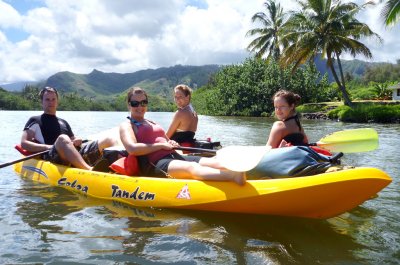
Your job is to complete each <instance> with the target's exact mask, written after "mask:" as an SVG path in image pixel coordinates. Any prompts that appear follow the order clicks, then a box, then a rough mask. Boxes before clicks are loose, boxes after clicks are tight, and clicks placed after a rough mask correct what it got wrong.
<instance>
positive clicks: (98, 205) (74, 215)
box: [16, 182, 373, 264]
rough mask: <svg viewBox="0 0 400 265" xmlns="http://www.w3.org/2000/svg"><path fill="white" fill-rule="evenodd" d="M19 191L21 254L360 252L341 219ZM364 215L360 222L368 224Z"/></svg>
mask: <svg viewBox="0 0 400 265" xmlns="http://www.w3.org/2000/svg"><path fill="white" fill-rule="evenodd" d="M28 183H29V182H28ZM21 191H22V192H23V193H24V195H26V196H28V197H30V198H32V200H25V201H23V202H20V203H18V204H17V210H16V213H17V214H18V215H19V216H20V217H21V219H22V220H23V222H25V223H26V224H28V226H29V227H31V229H33V230H31V231H35V233H37V235H36V239H37V241H34V242H30V243H29V244H28V245H27V246H26V247H27V248H28V249H30V248H37V247H40V251H41V252H51V253H57V254H58V255H59V256H60V258H61V259H62V257H66V256H73V257H75V258H78V257H79V259H80V260H86V261H90V260H94V259H97V260H98V259H100V260H102V259H103V258H104V259H109V258H111V257H112V259H114V258H116V257H117V260H119V261H132V260H136V261H140V263H142V262H144V263H146V262H149V261H152V262H165V263H175V262H178V263H192V262H194V263H214V264H215V263H225V264H255V263H256V264H263V263H268V264H299V263H300V264H301V263H304V264H313V263H315V262H316V261H317V263H332V262H333V263H335V261H336V262H339V263H340V262H341V261H345V260H353V261H354V260H355V259H356V258H355V257H354V256H353V254H352V253H354V252H357V251H360V250H361V249H362V246H361V245H360V244H358V243H356V242H355V241H354V240H353V238H352V236H353V232H354V231H352V229H354V226H353V225H352V224H350V223H348V220H349V219H348V218H347V217H344V218H341V217H338V218H333V219H330V220H328V221H324V220H309V219H300V218H283V217H269V216H257V215H255V216H251V215H240V214H225V213H224V214H221V213H208V212H193V211H177V210H166V209H148V208H134V207H131V206H127V205H124V204H121V203H118V202H107V201H103V200H96V199H93V198H87V197H84V196H81V195H78V194H74V193H71V192H69V191H66V190H64V189H61V188H54V187H46V186H43V185H39V186H32V185H24V186H23V187H22V189H21ZM361 211H364V210H361ZM367 213H368V214H370V215H371V216H373V212H371V211H367ZM362 215H363V216H362V218H360V220H362V222H363V223H365V222H367V221H366V220H369V218H370V217H371V216H369V217H368V215H367V214H365V212H364V213H363V214H362ZM355 216H356V215H355ZM360 220H359V221H360ZM359 225H360V223H358V227H360V226H359ZM116 227H119V228H120V229H115V228H116ZM352 227H353V228H352ZM26 255H27V256H29V252H28V253H26ZM21 256H23V255H21ZM54 258H55V257H53V258H52V259H54ZM46 260H47V258H46V257H42V258H40V259H38V260H37V261H39V262H45V261H46Z"/></svg>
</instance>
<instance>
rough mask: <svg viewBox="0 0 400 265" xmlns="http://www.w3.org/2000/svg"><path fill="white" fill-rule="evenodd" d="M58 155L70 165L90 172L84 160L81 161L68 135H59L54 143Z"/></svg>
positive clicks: (89, 167)
mask: <svg viewBox="0 0 400 265" xmlns="http://www.w3.org/2000/svg"><path fill="white" fill-rule="evenodd" d="M54 145H55V148H56V150H57V153H58V155H59V156H60V157H61V159H62V160H64V161H67V162H69V163H71V164H72V165H73V166H74V167H77V168H82V169H87V170H91V169H92V167H91V166H89V165H88V164H87V163H86V162H85V160H83V158H82V156H81V154H79V152H78V151H77V150H76V148H75V146H74V144H73V143H72V141H71V139H70V138H69V137H68V135H65V134H62V135H60V136H59V137H58V138H57V140H56V142H55V143H54Z"/></svg>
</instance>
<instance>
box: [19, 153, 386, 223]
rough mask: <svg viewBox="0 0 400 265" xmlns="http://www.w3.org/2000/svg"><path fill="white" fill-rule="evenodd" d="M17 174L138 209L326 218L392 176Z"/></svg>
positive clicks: (55, 169) (41, 168)
mask: <svg viewBox="0 0 400 265" xmlns="http://www.w3.org/2000/svg"><path fill="white" fill-rule="evenodd" d="M14 169H15V171H16V172H18V173H20V174H21V176H23V177H25V178H28V179H31V180H33V181H37V182H40V183H44V184H48V185H53V186H60V187H63V188H66V189H68V190H71V191H74V192H78V193H82V194H86V195H88V196H91V197H95V198H99V199H105V200H115V201H119V202H122V203H126V204H129V205H133V206H137V207H156V208H176V209H190V210H201V211H217V212H233V213H248V214H265V215H280V216H295V217H305V218H318V219H325V218H330V217H334V216H337V215H340V214H342V213H344V212H347V211H349V210H351V209H353V208H354V207H356V206H358V205H360V204H362V203H363V202H365V201H366V200H368V199H370V198H372V197H373V196H375V195H376V194H377V193H378V192H379V191H380V190H382V189H383V188H384V187H386V186H387V185H388V184H389V183H390V182H391V178H390V177H389V176H388V175H387V174H386V173H385V172H383V171H381V170H379V169H376V168H354V169H346V170H340V171H335V172H330V173H324V174H319V175H314V176H307V177H297V178H281V179H265V180H248V181H247V183H246V184H245V185H244V186H239V185H237V184H235V183H233V182H222V181H198V180H191V179H171V178H152V177H130V176H124V175H117V174H111V173H102V172H94V171H87V170H82V169H77V168H70V167H66V166H61V165H56V164H52V163H50V162H47V161H43V160H36V159H30V160H27V161H24V162H20V163H18V164H15V166H14Z"/></svg>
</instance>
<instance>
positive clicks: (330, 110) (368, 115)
mask: <svg viewBox="0 0 400 265" xmlns="http://www.w3.org/2000/svg"><path fill="white" fill-rule="evenodd" d="M353 103H354V107H353V108H350V107H348V106H344V105H343V103H342V102H322V103H307V104H304V105H301V106H299V107H298V111H299V113H301V115H302V118H303V119H309V120H316V119H318V120H338V121H343V122H355V123H357V122H360V123H369V122H375V123H400V101H393V100H390V101H381V100H380V101H377V100H365V101H354V102H353Z"/></svg>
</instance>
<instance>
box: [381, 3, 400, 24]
mask: <svg viewBox="0 0 400 265" xmlns="http://www.w3.org/2000/svg"><path fill="white" fill-rule="evenodd" d="M399 12H400V0H388V1H386V4H385V6H384V7H383V9H382V12H381V16H382V17H383V19H384V20H385V24H386V25H387V26H393V25H394V24H396V23H397V22H398V20H399Z"/></svg>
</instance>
